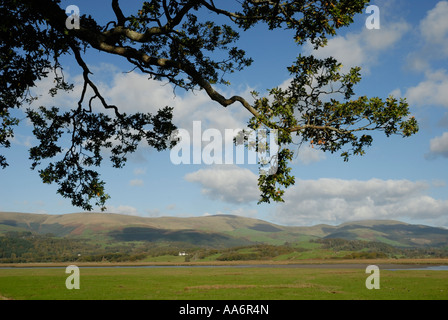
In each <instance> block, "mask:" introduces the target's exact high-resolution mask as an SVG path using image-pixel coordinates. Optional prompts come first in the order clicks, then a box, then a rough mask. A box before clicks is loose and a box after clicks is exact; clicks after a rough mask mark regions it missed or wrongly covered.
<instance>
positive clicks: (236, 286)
mask: <svg viewBox="0 0 448 320" xmlns="http://www.w3.org/2000/svg"><path fill="white" fill-rule="evenodd" d="M68 276H69V274H66V273H65V268H64V267H61V268H33V269H19V268H17V269H16V268H13V269H0V298H1V299H17V300H36V299H38V300H59V299H64V300H79V299H84V300H229V299H230V300H303V299H307V300H315V299H319V300H326V299H327V300H328V299H332V300H334V299H337V300H353V299H355V300H397V299H407V300H447V299H448V272H447V271H429V270H400V271H392V270H380V289H372V290H368V289H367V288H366V286H365V282H366V279H367V277H368V276H369V274H366V273H365V268H364V269H363V268H344V267H343V266H341V267H340V268H339V267H338V268H331V269H328V268H316V267H313V266H309V267H306V268H295V267H290V266H288V267H284V266H283V267H278V266H277V267H275V266H269V267H268V266H265V267H229V266H219V267H216V266H215V267H157V268H143V267H129V268H87V267H80V289H72V290H69V289H67V288H66V286H65V281H66V279H67V277H68Z"/></svg>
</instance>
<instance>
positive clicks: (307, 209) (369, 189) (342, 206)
mask: <svg viewBox="0 0 448 320" xmlns="http://www.w3.org/2000/svg"><path fill="white" fill-rule="evenodd" d="M429 187H430V184H428V183H426V182H423V181H417V182H413V181H409V180H380V179H371V180H367V181H359V180H340V179H319V180H299V181H297V182H296V185H295V186H294V187H292V188H290V189H289V190H288V191H287V193H286V195H285V200H286V202H285V203H284V204H282V205H279V206H278V207H277V209H276V212H275V219H276V220H277V221H280V222H282V223H285V224H294V225H312V224H315V223H321V222H323V223H330V224H337V223H341V222H344V221H354V220H365V219H397V220H400V219H402V220H406V219H422V220H423V219H443V217H444V215H446V212H448V201H447V200H437V199H434V198H432V197H430V196H428V195H427V194H426V191H427V190H428V188H429ZM444 223H448V221H445V222H444Z"/></svg>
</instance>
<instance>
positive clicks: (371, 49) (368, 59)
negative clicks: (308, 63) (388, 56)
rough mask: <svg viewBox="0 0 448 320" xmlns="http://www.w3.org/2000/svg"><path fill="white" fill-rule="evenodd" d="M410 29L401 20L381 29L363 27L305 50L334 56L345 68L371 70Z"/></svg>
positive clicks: (320, 54) (320, 55) (308, 46)
mask: <svg viewBox="0 0 448 320" xmlns="http://www.w3.org/2000/svg"><path fill="white" fill-rule="evenodd" d="M409 29H410V25H409V24H408V23H406V22H403V21H400V22H395V23H389V24H382V25H381V29H379V30H369V29H367V28H363V30H362V31H361V32H358V33H355V32H351V33H347V34H346V35H345V36H337V37H334V38H331V39H330V40H328V44H327V46H326V47H323V48H319V50H317V51H313V48H312V46H311V45H310V44H308V45H306V46H305V52H306V53H308V54H313V55H315V56H316V57H318V58H326V57H330V56H332V57H334V58H336V59H337V60H338V61H339V62H341V63H342V64H343V65H344V70H345V71H347V70H348V69H349V68H351V67H354V66H360V67H362V68H363V70H364V71H366V72H369V71H370V67H372V66H373V65H375V64H376V63H377V62H378V57H379V54H380V53H382V52H385V51H386V50H387V49H390V48H391V47H392V46H393V45H394V44H395V43H397V42H398V41H399V40H400V39H401V38H402V37H403V35H404V34H405V33H406V32H407V31H408V30H409Z"/></svg>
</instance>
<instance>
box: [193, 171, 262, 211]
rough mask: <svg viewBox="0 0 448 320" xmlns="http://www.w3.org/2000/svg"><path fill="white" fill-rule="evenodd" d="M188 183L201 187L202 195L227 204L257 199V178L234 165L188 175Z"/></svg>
mask: <svg viewBox="0 0 448 320" xmlns="http://www.w3.org/2000/svg"><path fill="white" fill-rule="evenodd" d="M185 180H187V181H188V182H196V183H199V184H200V185H201V186H202V193H203V194H204V195H205V196H207V197H209V198H211V199H218V200H221V201H225V202H229V203H238V204H240V203H248V202H251V201H256V200H258V198H259V190H258V185H257V183H258V176H257V175H255V174H254V173H253V172H252V171H250V170H248V169H244V168H240V167H238V166H236V165H219V166H213V167H210V168H207V169H200V170H198V171H195V172H192V173H189V174H187V175H186V176H185Z"/></svg>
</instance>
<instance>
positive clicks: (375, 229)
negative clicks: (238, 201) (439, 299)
mask: <svg viewBox="0 0 448 320" xmlns="http://www.w3.org/2000/svg"><path fill="white" fill-rule="evenodd" d="M11 231H17V232H23V231H27V232H32V233H35V234H40V235H45V234H52V235H54V236H56V237H63V238H67V239H88V240H101V241H106V240H107V241H112V242H129V241H150V242H184V243H190V244H193V245H198V246H208V247H221V248H222V247H231V246H238V245H250V244H255V243H264V244H271V245H283V244H284V243H286V242H288V243H294V242H299V241H307V240H311V239H319V238H323V239H333V238H340V239H346V240H366V241H376V242H382V243H386V244H389V245H392V246H395V247H443V246H447V245H448V230H447V229H444V228H435V227H430V226H424V225H412V224H407V223H403V222H400V221H391V220H369V221H357V222H347V223H344V224H341V225H339V226H330V225H316V226H309V227H297V226H294V227H291V226H281V225H276V224H273V223H270V222H266V221H263V220H259V219H253V218H246V217H240V216H233V215H214V216H203V217H190V218H176V217H157V218H145V217H137V216H129V215H120V214H109V213H107V214H106V213H73V214H63V215H48V214H30V213H15V212H0V234H2V233H6V232H11Z"/></svg>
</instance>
